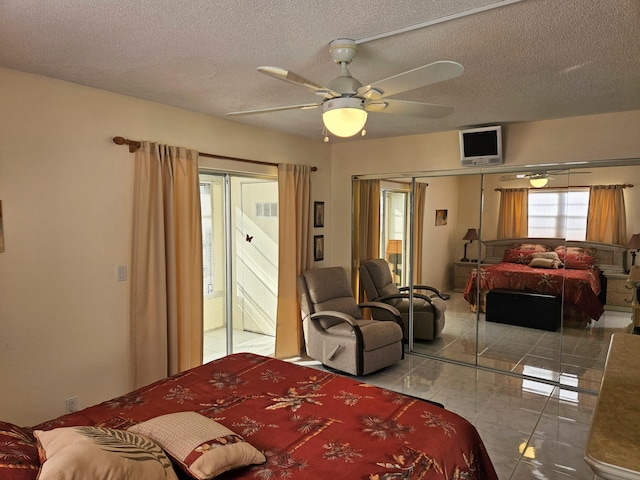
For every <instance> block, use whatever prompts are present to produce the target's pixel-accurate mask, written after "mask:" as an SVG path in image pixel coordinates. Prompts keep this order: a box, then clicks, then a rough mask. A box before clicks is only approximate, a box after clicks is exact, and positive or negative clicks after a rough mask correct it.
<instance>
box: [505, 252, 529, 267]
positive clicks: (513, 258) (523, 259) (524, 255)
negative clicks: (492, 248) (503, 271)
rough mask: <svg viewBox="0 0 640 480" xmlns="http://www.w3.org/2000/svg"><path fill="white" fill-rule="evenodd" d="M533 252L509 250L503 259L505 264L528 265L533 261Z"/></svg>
mask: <svg viewBox="0 0 640 480" xmlns="http://www.w3.org/2000/svg"><path fill="white" fill-rule="evenodd" d="M531 254H532V252H530V251H527V250H518V249H513V248H511V249H508V250H505V251H504V257H502V261H503V262H509V263H521V264H523V265H526V264H527V263H529V262H530V261H531Z"/></svg>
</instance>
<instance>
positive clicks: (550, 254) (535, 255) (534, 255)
mask: <svg viewBox="0 0 640 480" xmlns="http://www.w3.org/2000/svg"><path fill="white" fill-rule="evenodd" d="M531 258H549V259H551V260H557V261H558V262H561V261H560V257H559V256H558V254H557V253H556V252H537V253H532V254H531Z"/></svg>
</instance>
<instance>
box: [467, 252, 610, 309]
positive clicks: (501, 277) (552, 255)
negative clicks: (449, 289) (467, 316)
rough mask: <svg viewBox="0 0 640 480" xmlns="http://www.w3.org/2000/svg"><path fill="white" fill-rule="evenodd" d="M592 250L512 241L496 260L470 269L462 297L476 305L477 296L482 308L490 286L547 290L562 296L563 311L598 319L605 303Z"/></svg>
mask: <svg viewBox="0 0 640 480" xmlns="http://www.w3.org/2000/svg"><path fill="white" fill-rule="evenodd" d="M595 253H596V251H595V249H592V248H588V247H582V246H568V247H567V246H565V245H558V246H555V247H553V246H551V245H548V244H540V243H512V244H510V245H508V246H507V248H505V249H504V254H503V257H502V260H501V261H500V262H499V263H496V264H490V265H481V266H480V267H479V269H474V270H472V272H471V274H470V275H469V278H468V280H467V284H466V287H465V290H464V298H465V300H467V302H469V304H470V305H471V307H472V309H475V308H477V303H478V298H480V302H481V305H480V308H483V307H482V302H483V298H484V296H485V295H486V293H487V292H489V291H492V290H498V289H499V290H510V291H517V292H531V293H543V294H550V295H556V296H559V297H562V299H563V302H564V310H565V312H570V313H571V314H572V315H573V316H578V317H581V318H585V319H592V320H598V319H599V318H600V316H601V315H602V313H603V312H604V306H603V303H602V301H601V295H600V294H601V290H602V284H601V278H602V275H601V273H602V272H601V271H600V269H599V268H598V266H597V265H596V257H595ZM478 288H479V289H480V295H479V296H478V295H477V292H478Z"/></svg>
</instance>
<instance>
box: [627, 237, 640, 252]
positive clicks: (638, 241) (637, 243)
mask: <svg viewBox="0 0 640 480" xmlns="http://www.w3.org/2000/svg"><path fill="white" fill-rule="evenodd" d="M627 248H628V249H630V250H640V233H634V234H633V235H632V236H631V240H629V243H627Z"/></svg>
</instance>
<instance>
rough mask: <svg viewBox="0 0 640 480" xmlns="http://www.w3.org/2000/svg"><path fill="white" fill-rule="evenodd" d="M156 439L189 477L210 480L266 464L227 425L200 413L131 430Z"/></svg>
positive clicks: (159, 419) (171, 417)
mask: <svg viewBox="0 0 640 480" xmlns="http://www.w3.org/2000/svg"><path fill="white" fill-rule="evenodd" d="M129 431H130V432H136V433H141V434H143V435H147V436H148V437H150V438H152V439H154V440H155V441H156V442H158V443H159V444H160V445H162V447H163V448H164V449H165V450H166V452H167V453H168V454H169V455H170V456H171V458H173V459H174V460H175V461H176V462H177V463H178V464H179V465H180V467H181V468H183V469H184V471H185V472H186V473H188V474H189V475H191V476H193V477H195V478H197V479H203V480H204V479H210V478H213V477H215V476H216V475H220V474H221V473H223V472H226V471H227V470H231V469H234V468H239V467H245V466H247V465H254V464H261V463H264V462H266V461H267V459H266V458H265V456H264V455H263V454H262V453H261V452H260V451H259V450H257V449H256V448H255V447H253V446H252V445H250V444H249V443H247V442H245V440H244V439H243V438H242V437H241V436H240V435H238V434H236V433H234V432H233V431H231V430H229V429H228V428H227V427H225V426H224V425H221V424H219V423H218V422H216V421H214V420H211V419H210V418H208V417H205V416H204V415H200V414H199V413H197V412H179V413H170V414H167V415H161V416H159V417H155V418H152V419H151V420H147V421H146V422H142V423H139V424H137V425H134V426H132V427H130V428H129Z"/></svg>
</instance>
